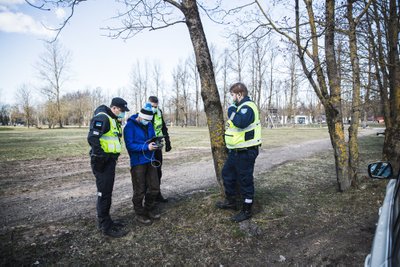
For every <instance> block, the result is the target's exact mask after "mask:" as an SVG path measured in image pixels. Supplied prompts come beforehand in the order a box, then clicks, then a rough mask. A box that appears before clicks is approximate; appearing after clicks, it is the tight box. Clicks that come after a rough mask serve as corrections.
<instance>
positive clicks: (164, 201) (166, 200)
mask: <svg viewBox="0 0 400 267" xmlns="http://www.w3.org/2000/svg"><path fill="white" fill-rule="evenodd" d="M156 201H157V202H161V203H167V202H168V199H167V198H164V197H163V195H161V192H160V193H159V194H158V195H157V198H156Z"/></svg>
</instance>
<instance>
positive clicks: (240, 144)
mask: <svg viewBox="0 0 400 267" xmlns="http://www.w3.org/2000/svg"><path fill="white" fill-rule="evenodd" d="M244 105H246V106H248V107H249V108H251V109H252V110H253V112H254V122H253V123H251V124H250V125H249V126H247V127H246V128H244V129H242V128H238V127H236V126H235V125H234V124H233V122H232V121H231V120H228V121H227V123H228V126H227V129H226V131H225V143H226V147H227V148H229V149H235V148H246V147H252V146H257V145H261V123H260V114H259V112H258V108H257V106H256V104H254V102H252V101H246V102H244V103H242V104H241V105H240V106H239V107H238V108H237V109H236V113H239V111H240V109H241V108H242V107H243V106H244ZM251 131H254V135H253V138H251V139H249V140H245V139H246V138H245V136H246V133H249V132H251Z"/></svg>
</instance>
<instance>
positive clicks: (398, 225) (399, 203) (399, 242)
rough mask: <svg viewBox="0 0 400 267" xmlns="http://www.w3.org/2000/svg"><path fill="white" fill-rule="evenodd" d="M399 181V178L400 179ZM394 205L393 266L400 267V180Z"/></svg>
mask: <svg viewBox="0 0 400 267" xmlns="http://www.w3.org/2000/svg"><path fill="white" fill-rule="evenodd" d="M398 179H399V178H398ZM395 192H396V193H395V196H394V203H393V221H392V222H393V235H392V237H393V250H392V261H393V264H392V266H400V180H398V181H397V184H396V191H395Z"/></svg>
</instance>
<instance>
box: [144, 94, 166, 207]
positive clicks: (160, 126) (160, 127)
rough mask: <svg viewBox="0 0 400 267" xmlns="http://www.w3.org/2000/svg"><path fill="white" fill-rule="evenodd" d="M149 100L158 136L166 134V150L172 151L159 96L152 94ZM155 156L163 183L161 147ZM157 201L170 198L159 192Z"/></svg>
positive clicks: (158, 172) (164, 200) (159, 176)
mask: <svg viewBox="0 0 400 267" xmlns="http://www.w3.org/2000/svg"><path fill="white" fill-rule="evenodd" d="M149 102H150V104H151V106H152V109H153V114H154V116H153V120H152V121H151V122H152V123H153V127H154V131H155V133H156V136H164V140H165V152H169V151H171V149H172V147H171V141H170V139H169V135H168V128H167V125H166V124H165V121H164V117H163V113H162V111H161V109H160V108H159V107H158V98H157V97H156V96H150V97H149ZM154 158H155V159H156V160H157V163H159V164H158V166H157V174H158V180H159V182H160V184H161V177H162V171H161V168H162V162H163V154H162V150H161V149H157V150H156V151H155V152H154ZM156 201H158V202H168V199H166V198H164V196H163V195H162V194H161V191H160V194H158V196H157V198H156Z"/></svg>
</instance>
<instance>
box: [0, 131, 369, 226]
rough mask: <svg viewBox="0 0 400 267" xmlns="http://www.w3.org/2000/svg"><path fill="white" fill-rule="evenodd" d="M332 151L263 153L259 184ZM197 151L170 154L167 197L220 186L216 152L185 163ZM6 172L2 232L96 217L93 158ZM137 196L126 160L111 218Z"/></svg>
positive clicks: (312, 146) (324, 145) (324, 142)
mask: <svg viewBox="0 0 400 267" xmlns="http://www.w3.org/2000/svg"><path fill="white" fill-rule="evenodd" d="M375 133H376V131H375V130H372V129H366V130H361V131H360V136H363V135H369V134H375ZM328 149H332V148H331V144H330V140H329V139H319V140H313V141H307V142H303V143H299V144H296V145H290V146H286V147H277V148H262V149H261V150H260V154H259V156H258V158H257V160H256V166H255V173H254V174H255V179H257V176H258V175H260V174H262V173H265V172H266V171H268V170H270V169H271V168H272V167H274V166H277V165H280V164H282V163H284V162H287V161H292V160H297V159H301V158H307V157H309V156H311V155H312V154H314V153H317V152H320V151H326V150H328ZM191 151H193V150H187V151H173V150H172V151H171V152H169V153H164V166H163V178H162V184H161V190H162V192H163V194H164V195H165V196H166V197H169V198H180V197H182V196H184V195H186V194H190V193H193V192H196V191H200V190H205V189H208V188H210V187H213V186H217V181H216V179H215V172H214V167H213V162H212V159H211V152H210V150H209V149H202V150H201V151H199V150H197V151H195V152H193V153H195V154H196V157H195V158H194V159H193V160H195V162H184V161H190V158H191V155H190V154H191V153H192V152H191ZM199 156H200V157H199ZM199 158H200V159H199ZM179 160H183V162H179ZM176 161H178V162H176ZM0 168H1V169H2V172H1V173H0V196H1V198H0V210H1V212H0V213H1V214H0V215H1V220H0V222H1V225H2V227H1V232H3V231H6V229H7V228H9V227H13V226H17V225H21V224H23V225H25V224H38V223H44V222H48V221H57V220H63V219H70V218H74V217H89V218H90V217H92V218H93V219H94V218H95V216H96V211H95V203H96V196H95V194H96V186H95V181H94V176H93V174H92V173H91V169H90V163H89V159H88V158H87V157H81V158H63V159H57V160H47V159H45V160H31V161H18V162H13V163H12V164H9V163H0ZM131 197H132V185H131V180H130V174H129V158H128V156H127V155H122V156H121V157H120V159H119V162H118V166H117V172H116V180H115V185H114V191H113V205H112V210H111V213H113V209H115V207H117V208H118V207H119V206H120V205H131Z"/></svg>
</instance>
